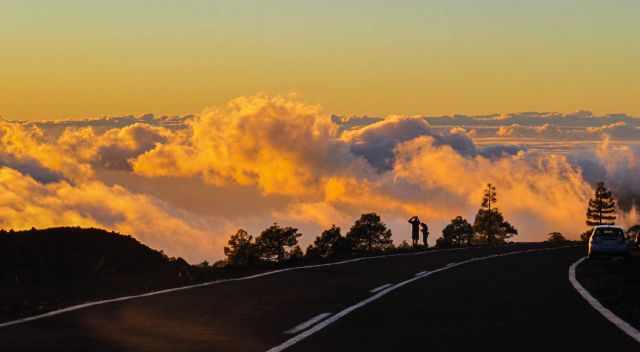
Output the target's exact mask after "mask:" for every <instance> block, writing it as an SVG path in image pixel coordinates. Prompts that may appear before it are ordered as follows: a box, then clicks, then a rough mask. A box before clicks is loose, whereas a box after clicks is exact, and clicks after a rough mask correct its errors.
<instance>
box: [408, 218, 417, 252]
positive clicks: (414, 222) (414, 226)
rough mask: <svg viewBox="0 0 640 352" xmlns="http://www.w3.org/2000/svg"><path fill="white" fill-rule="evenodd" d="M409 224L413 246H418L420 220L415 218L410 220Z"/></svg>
mask: <svg viewBox="0 0 640 352" xmlns="http://www.w3.org/2000/svg"><path fill="white" fill-rule="evenodd" d="M409 223H410V224H411V240H412V242H413V246H414V247H416V246H418V241H419V240H420V230H419V228H418V227H419V226H420V219H419V218H418V217H417V216H413V217H411V218H410V219H409Z"/></svg>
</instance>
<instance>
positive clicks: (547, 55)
mask: <svg viewBox="0 0 640 352" xmlns="http://www.w3.org/2000/svg"><path fill="white" fill-rule="evenodd" d="M638 15H640V5H639V3H638V2H637V1H630V0H619V1H609V2H603V1H589V0H583V1H565V0H557V1H547V0H540V1H535V2H534V1H513V0H512V1H501V0H485V1H482V2H479V1H470V0H457V1H456V0H450V1H409V0H406V1H381V0H371V1H350V2H348V3H347V2H345V1H333V0H327V1H301V0H299V1H284V0H272V1H243V0H236V1H187V0H183V1H133V0H130V1H119V0H113V1H109V2H106V1H89V0H85V1H70V0H60V1H56V2H52V1H35V0H23V1H14V0H6V1H3V2H2V3H1V4H0V43H2V51H1V52H0V117H2V119H0V228H3V229H16V230H17V229H30V228H31V227H36V228H44V227H50V226H94V227H100V228H105V229H108V230H114V231H118V232H120V233H124V234H130V235H132V236H134V237H136V238H137V239H139V240H140V241H142V242H143V243H145V244H147V245H149V246H151V247H153V248H156V249H160V250H163V251H164V252H165V253H167V254H168V255H171V256H181V257H183V258H185V259H187V260H188V261H190V262H192V263H197V262H201V261H203V260H208V261H209V262H212V261H215V260H218V259H221V258H222V257H223V247H224V246H225V245H226V243H227V240H228V238H229V237H230V236H231V235H232V234H234V233H235V232H236V231H237V230H238V229H240V228H242V229H245V230H247V231H248V232H249V233H250V234H251V235H253V236H257V235H259V233H260V231H262V230H263V229H265V228H267V227H268V226H270V225H271V224H273V223H274V222H277V223H278V224H281V225H283V226H294V227H296V228H298V229H299V230H300V231H301V232H302V233H303V236H302V237H301V239H300V242H301V245H302V247H303V248H306V246H307V245H309V244H310V243H312V242H313V240H314V238H315V237H316V236H317V235H319V234H320V233H321V232H322V230H324V229H327V228H329V227H331V226H332V225H334V224H335V225H338V226H340V227H341V229H342V231H343V233H346V232H347V231H348V229H349V227H350V226H351V225H352V224H353V222H354V221H355V220H356V219H357V218H358V217H359V216H360V215H361V214H363V213H368V212H376V213H378V214H380V216H381V217H382V220H383V221H384V222H385V223H386V224H387V225H388V226H389V227H390V228H391V230H392V231H393V233H394V235H393V238H394V241H395V243H396V244H399V243H400V242H401V241H403V240H409V236H410V232H409V225H408V223H407V219H408V218H409V217H411V216H414V215H418V216H419V217H420V218H421V219H422V220H423V221H425V222H427V223H428V224H429V226H430V228H431V233H432V235H431V237H430V240H429V241H430V243H431V244H434V243H435V240H436V238H437V237H439V236H440V234H441V230H442V228H443V227H444V226H445V225H446V224H447V223H449V222H450V220H451V219H453V218H455V217H456V216H459V215H460V216H463V217H464V218H466V219H468V220H469V221H470V222H473V219H474V216H475V214H476V212H477V210H478V207H479V205H480V203H481V198H482V191H483V188H484V187H485V186H486V184H487V183H492V184H494V185H495V186H496V187H497V191H498V202H497V206H498V208H499V209H500V211H502V212H503V213H504V215H505V217H506V219H507V220H508V221H510V222H511V223H512V224H513V225H514V226H515V227H516V228H517V229H518V230H519V233H518V236H517V237H516V238H515V239H516V240H518V241H542V240H544V239H546V236H547V235H548V234H549V233H550V232H552V231H559V232H562V233H563V234H564V235H565V236H566V237H568V238H570V239H578V238H579V235H580V233H582V232H583V231H585V227H586V225H585V224H584V216H585V213H586V205H587V202H588V200H589V198H590V197H591V196H592V195H593V191H594V186H595V185H596V183H597V182H599V181H604V182H605V183H606V185H607V186H608V187H609V188H610V189H611V190H612V191H613V193H614V195H615V197H616V199H617V201H618V208H617V216H618V223H619V224H620V225H622V226H631V225H633V224H636V223H638V222H639V221H640V219H639V215H640V213H639V212H638V209H639V208H638V205H640V184H639V183H638V182H637V175H638V174H640V118H639V116H640V99H638V96H640V94H639V93H640V66H639V65H637V62H638V59H639V58H640V42H639V41H638V40H637V38H636V36H637V33H638V28H637V27H638V26H637V24H636V23H637V21H636V19H637V18H638V17H639V16H638Z"/></svg>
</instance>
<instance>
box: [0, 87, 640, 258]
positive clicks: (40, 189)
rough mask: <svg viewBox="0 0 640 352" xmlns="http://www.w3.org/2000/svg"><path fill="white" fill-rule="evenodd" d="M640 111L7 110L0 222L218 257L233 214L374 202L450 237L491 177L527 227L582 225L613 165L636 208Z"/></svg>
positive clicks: (539, 234)
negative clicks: (65, 115) (176, 113)
mask: <svg viewBox="0 0 640 352" xmlns="http://www.w3.org/2000/svg"><path fill="white" fill-rule="evenodd" d="M639 126H640V124H639V123H638V119H636V118H633V117H630V116H627V115H608V116H601V117H597V116H592V115H591V114H590V113H587V112H579V113H576V114H569V115H562V114H553V113H521V114H504V115H491V116H452V117H425V116H388V117H385V118H376V117H347V118H345V117H338V116H331V115H328V114H326V113H324V112H323V111H322V109H321V108H320V107H319V106H315V105H310V104H306V103H304V102H302V101H300V100H298V99H296V98H293V97H288V96H269V95H262V94H260V95H255V96H247V97H239V98H236V99H233V100H231V101H229V102H228V103H226V104H224V105H222V106H217V107H211V108H207V109H205V110H203V111H202V112H201V113H200V114H198V115H195V116H187V117H171V118H167V117H158V118H156V117H154V116H151V115H145V116H141V117H121V118H102V119H93V120H82V121H61V122H35V123H25V122H8V121H0V178H1V179H2V185H1V186H0V190H1V193H0V226H2V227H4V228H15V229H21V228H30V227H32V226H35V227H45V226H58V225H80V226H98V227H104V228H107V229H112V230H116V231H120V232H124V233H128V234H132V235H134V236H136V237H138V238H139V239H140V240H142V241H143V242H145V243H147V244H148V245H150V246H152V247H156V248H159V249H163V250H164V251H165V252H167V253H168V254H169V255H174V256H182V257H185V258H186V259H187V260H190V261H192V262H196V261H201V260H205V259H206V260H209V261H211V260H214V259H219V258H220V257H221V256H222V246H223V245H224V242H225V241H226V240H227V238H228V236H229V235H230V234H232V233H233V232H234V231H235V229H237V228H239V227H243V228H247V229H249V230H250V232H253V233H255V232H257V231H259V230H260V229H262V228H264V227H266V226H268V225H269V224H271V223H272V222H274V221H277V222H281V223H283V224H287V225H293V226H297V227H299V228H301V229H302V232H303V233H304V234H305V236H304V237H303V239H302V242H303V243H304V244H307V243H309V242H311V241H312V240H313V238H314V237H315V236H316V235H317V234H318V233H319V232H320V231H321V230H322V229H323V228H325V227H327V226H330V225H332V224H337V225H340V226H343V227H348V226H349V225H350V224H351V223H352V221H353V220H354V219H355V218H356V217H357V216H358V215H359V214H361V213H363V212H370V211H375V212H378V213H380V214H381V215H382V217H383V219H384V220H385V221H386V222H387V223H388V224H390V225H391V227H392V229H393V230H394V237H395V238H396V240H397V241H398V240H402V239H406V238H407V237H408V228H407V224H406V219H407V218H408V217H409V216H412V215H419V216H420V217H421V218H422V219H425V220H427V221H428V222H430V223H431V224H432V229H433V233H434V237H437V236H438V235H439V230H440V229H441V228H442V227H443V226H444V225H445V223H447V222H448V221H449V220H450V219H451V218H453V217H455V216H457V215H462V216H464V217H467V218H471V220H472V217H473V215H474V214H475V211H476V210H477V207H478V205H479V203H480V198H481V193H482V188H483V186H484V185H485V184H486V183H489V182H491V183H494V184H496V185H497V187H498V192H499V193H498V195H499V203H498V206H499V207H500V209H501V210H502V211H503V212H504V213H505V215H506V216H507V218H508V219H509V220H510V221H511V222H512V223H513V224H514V225H515V226H516V227H518V228H519V229H520V235H519V238H518V239H519V240H542V239H544V238H545V236H546V234H547V233H548V232H551V231H561V232H563V233H565V234H566V235H567V236H568V237H570V238H577V236H578V234H579V233H580V232H582V231H583V230H584V228H585V226H584V221H583V217H584V214H585V211H586V202H587V200H588V198H589V197H590V196H591V194H592V192H593V185H594V183H595V182H597V181H600V180H604V181H605V182H607V184H609V185H610V186H611V188H612V189H613V191H614V193H615V194H616V195H617V197H618V198H619V200H620V217H621V219H622V221H623V222H625V224H626V223H631V222H632V221H635V220H636V219H637V214H636V210H635V209H638V207H637V205H638V199H640V186H638V183H637V182H635V177H636V175H638V173H639V172H640V169H639V168H640V166H639V161H638V160H639V159H638V157H639V156H640V149H639V148H638V147H637V146H636V144H635V143H636V142H637V141H639V138H640V135H639V134H638V128H639ZM585 141H586V142H585ZM559 145H561V146H562V148H558V146H559ZM560 149H561V152H558V150H560Z"/></svg>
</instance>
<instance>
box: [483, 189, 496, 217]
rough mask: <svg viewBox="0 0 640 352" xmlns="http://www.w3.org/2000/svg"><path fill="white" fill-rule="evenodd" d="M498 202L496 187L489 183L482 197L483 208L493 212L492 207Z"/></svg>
mask: <svg viewBox="0 0 640 352" xmlns="http://www.w3.org/2000/svg"><path fill="white" fill-rule="evenodd" d="M497 201H498V199H497V194H496V187H495V186H494V185H493V184H491V183H488V184H487V188H486V189H485V190H484V196H483V197H482V207H483V208H485V209H488V210H489V211H491V209H492V208H491V205H492V204H495V203H496V202H497Z"/></svg>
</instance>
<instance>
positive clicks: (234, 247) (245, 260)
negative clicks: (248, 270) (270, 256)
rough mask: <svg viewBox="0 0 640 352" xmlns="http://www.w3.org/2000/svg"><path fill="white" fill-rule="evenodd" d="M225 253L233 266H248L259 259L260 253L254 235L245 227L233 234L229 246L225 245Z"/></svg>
mask: <svg viewBox="0 0 640 352" xmlns="http://www.w3.org/2000/svg"><path fill="white" fill-rule="evenodd" d="M224 255H225V256H227V262H228V263H229V265H231V266H247V265H252V264H255V263H256V262H257V261H258V253H257V248H256V244H255V243H254V242H253V237H252V236H251V235H249V234H248V233H247V231H245V230H243V229H239V230H238V232H236V234H235V235H233V236H231V238H230V239H229V242H228V246H226V247H224Z"/></svg>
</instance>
